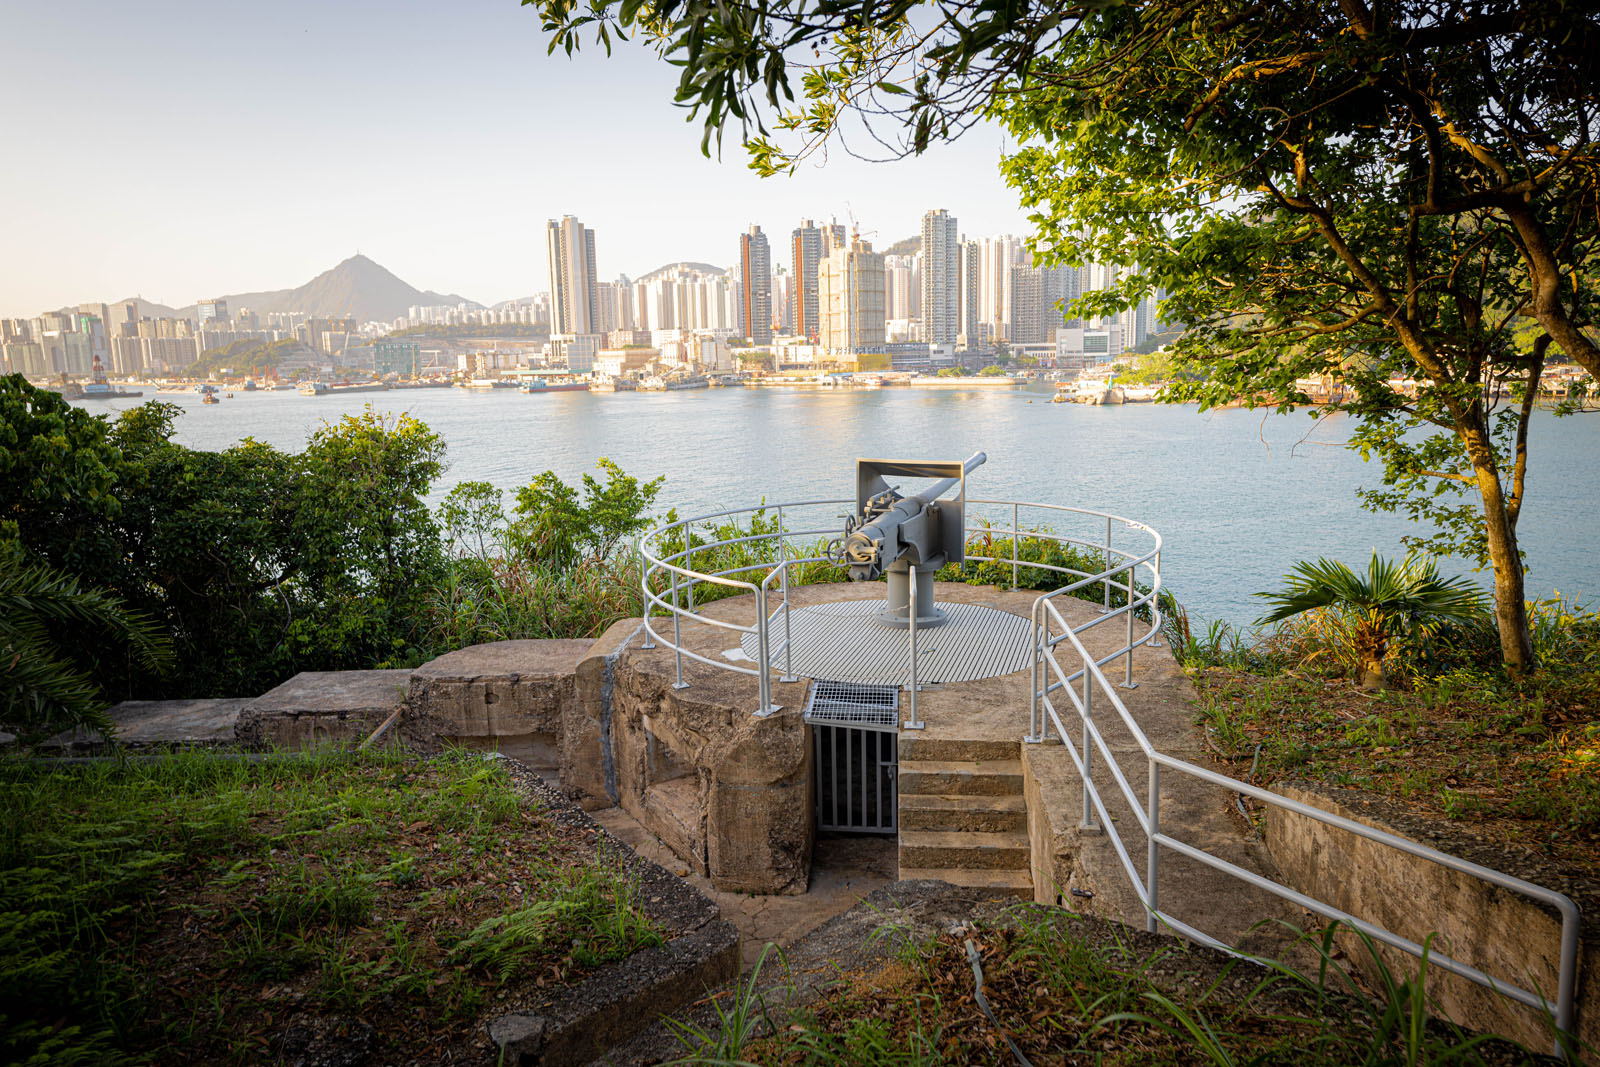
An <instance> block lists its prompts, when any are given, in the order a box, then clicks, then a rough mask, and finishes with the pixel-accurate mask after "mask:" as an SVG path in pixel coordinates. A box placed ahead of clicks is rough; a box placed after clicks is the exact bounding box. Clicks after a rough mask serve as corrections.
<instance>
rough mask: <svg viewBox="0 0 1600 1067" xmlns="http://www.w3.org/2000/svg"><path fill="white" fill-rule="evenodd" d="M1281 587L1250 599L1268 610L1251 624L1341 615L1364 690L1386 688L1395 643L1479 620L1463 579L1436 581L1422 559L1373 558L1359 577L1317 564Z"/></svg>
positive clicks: (1473, 594)
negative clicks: (1329, 612) (1448, 623)
mask: <svg viewBox="0 0 1600 1067" xmlns="http://www.w3.org/2000/svg"><path fill="white" fill-rule="evenodd" d="M1286 581H1287V582H1288V585H1287V586H1286V587H1285V589H1284V590H1283V591H1282V592H1278V593H1257V594H1256V596H1258V597H1261V598H1262V599H1264V600H1266V601H1267V602H1268V603H1270V604H1272V605H1274V606H1273V610H1272V611H1270V612H1269V613H1268V614H1267V615H1265V616H1264V617H1262V618H1261V619H1258V620H1257V622H1259V623H1262V624H1266V623H1273V622H1281V621H1282V620H1284V619H1288V618H1291V617H1293V616H1295V615H1299V614H1300V613H1301V612H1306V611H1313V610H1316V609H1319V608H1331V609H1334V610H1336V611H1339V612H1341V613H1343V614H1344V615H1345V616H1346V617H1347V619H1348V620H1349V622H1350V634H1351V643H1352V645H1353V647H1352V649H1351V651H1352V652H1353V653H1354V655H1355V658H1356V666H1357V670H1358V676H1359V679H1360V682H1361V684H1362V686H1363V687H1365V688H1369V689H1381V688H1383V687H1384V686H1385V685H1387V684H1388V677H1387V672H1386V670H1385V667H1384V661H1385V660H1386V659H1387V658H1388V654H1389V645H1390V642H1391V641H1393V640H1394V639H1395V638H1397V637H1413V636H1416V635H1418V634H1420V633H1422V632H1424V631H1426V630H1427V629H1429V628H1430V627H1431V626H1433V625H1436V624H1437V622H1438V621H1440V620H1445V619H1454V620H1457V621H1463V622H1466V621H1471V620H1473V619H1477V618H1480V617H1481V616H1482V614H1483V596H1482V594H1481V593H1479V592H1478V590H1477V588H1476V587H1474V586H1473V585H1472V583H1471V582H1469V581H1467V580H1466V579H1464V578H1440V577H1439V568H1438V565H1437V564H1435V563H1434V561H1433V560H1432V559H1431V558H1430V557H1426V556H1416V555H1412V556H1407V557H1406V558H1405V560H1404V561H1402V562H1400V563H1395V562H1394V561H1393V560H1386V559H1383V558H1381V557H1380V556H1379V555H1378V554H1377V553H1376V552H1374V553H1373V554H1372V561H1371V562H1370V563H1369V564H1367V573H1366V574H1365V575H1358V574H1356V572H1355V571H1353V570H1351V569H1350V568H1349V567H1347V566H1345V565H1344V564H1343V563H1340V562H1339V561H1337V560H1328V559H1319V560H1317V561H1316V562H1315V563H1299V564H1296V566H1295V568H1294V571H1293V572H1292V573H1291V574H1289V575H1288V576H1287V578H1286Z"/></svg>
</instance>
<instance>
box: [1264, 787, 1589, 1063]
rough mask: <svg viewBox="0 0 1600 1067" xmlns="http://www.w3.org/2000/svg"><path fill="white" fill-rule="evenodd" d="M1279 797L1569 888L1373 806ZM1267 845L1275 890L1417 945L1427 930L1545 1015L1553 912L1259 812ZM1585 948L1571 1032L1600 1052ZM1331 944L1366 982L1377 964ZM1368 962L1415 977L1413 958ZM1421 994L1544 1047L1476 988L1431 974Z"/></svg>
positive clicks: (1361, 842) (1385, 953)
mask: <svg viewBox="0 0 1600 1067" xmlns="http://www.w3.org/2000/svg"><path fill="white" fill-rule="evenodd" d="M1279 791H1280V792H1282V793H1283V794H1284V795H1285V796H1288V797H1290V798H1291V799H1294V800H1299V801H1301V802H1303V803H1306V804H1313V805H1315V806H1317V807H1319V808H1322V809H1324V810H1326V811H1330V812H1332V813H1334V814H1337V815H1343V816H1344V817H1345V818H1348V819H1353V820H1355V821H1356V822H1359V823H1362V824H1364V825H1367V826H1371V827H1373V828H1375V829H1379V830H1384V831H1387V832H1389V833H1392V834H1397V835H1399V836H1402V837H1407V838H1409V839H1411V840H1416V841H1418V842H1419V843H1423V844H1428V845H1430V846H1432V847H1434V848H1438V849H1440V850H1442V851H1444V852H1448V853H1452V854H1455V855H1462V856H1464V857H1465V858H1468V859H1471V860H1472V861H1473V862H1476V863H1480V864H1482V865H1483V866H1486V867H1491V868H1494V869H1500V870H1506V871H1507V873H1511V874H1518V876H1519V877H1524V878H1526V880H1528V881H1532V882H1534V883H1536V884H1543V885H1547V886H1549V887H1550V888H1553V889H1555V890H1557V891H1558V892H1568V893H1569V894H1570V893H1573V892H1579V891H1580V887H1579V886H1575V885H1573V884H1572V883H1570V882H1568V881H1567V880H1566V879H1564V878H1562V877H1561V875H1560V874H1559V872H1554V871H1550V870H1546V871H1544V872H1539V871H1531V870H1530V871H1527V872H1526V874H1520V873H1519V872H1518V871H1517V870H1516V869H1515V865H1516V860H1515V858H1514V857H1510V856H1507V855H1505V854H1503V853H1502V854H1499V855H1498V856H1496V855H1495V854H1494V853H1493V852H1492V851H1488V850H1485V848H1484V846H1483V845H1482V844H1480V843H1476V842H1472V841H1469V840H1465V839H1464V838H1462V837H1454V838H1453V839H1452V840H1443V839H1439V838H1438V837H1437V835H1434V834H1430V833H1429V832H1428V831H1427V829H1425V828H1424V827H1422V826H1420V825H1418V821H1417V820H1414V819H1409V818H1407V817H1406V816H1405V815H1403V814H1400V813H1398V812H1396V811H1394V810H1393V809H1389V810H1385V808H1386V807H1387V806H1386V805H1384V804H1383V803H1382V802H1381V801H1379V800H1378V799H1377V798H1362V797H1360V796H1359V795H1353V794H1349V793H1344V792H1334V791H1331V790H1323V789H1315V790H1314V789H1312V788H1310V787H1306V786H1288V787H1280V788H1279ZM1429 837H1433V838H1434V839H1432V840H1430V839H1429ZM1266 838H1267V846H1268V847H1269V848H1270V849H1271V851H1272V856H1273V859H1274V860H1275V861H1276V862H1277V865H1278V867H1279V869H1280V870H1281V871H1282V873H1283V876H1284V879H1285V881H1286V882H1287V884H1289V885H1291V886H1293V887H1294V888H1296V889H1298V890H1299V891H1300V892H1302V893H1305V894H1307V895H1309V896H1314V897H1316V898H1318V899H1319V900H1322V901H1325V902H1327V903H1329V904H1332V905H1334V906H1335V907H1337V908H1339V909H1341V910H1343V911H1346V912H1349V913H1350V914H1352V915H1359V916H1361V917H1362V918H1364V919H1366V920H1368V921H1369V922H1373V923H1376V924H1378V925H1380V926H1382V927H1384V928H1385V929H1388V930H1390V931H1393V932H1394V933H1397V934H1400V935H1401V936H1403V937H1407V938H1410V939H1411V940H1413V941H1417V942H1419V943H1420V942H1421V941H1423V939H1424V938H1426V937H1427V936H1428V934H1430V933H1432V932H1434V931H1437V932H1438V935H1439V936H1438V937H1437V938H1436V940H1435V942H1434V945H1435V947H1436V948H1437V949H1438V950H1439V951H1441V952H1446V953H1448V954H1449V955H1450V956H1452V957H1453V958H1455V959H1458V960H1460V961H1461V962H1464V963H1468V964H1470V965H1472V966H1474V967H1477V968H1478V969H1479V970H1482V971H1484V972H1485V973H1487V974H1489V975H1491V976H1494V977H1498V978H1503V979H1505V980H1506V981H1510V982H1514V983H1516V984H1517V985H1519V986H1521V987H1522V988H1524V989H1530V990H1535V989H1536V990H1540V991H1542V992H1544V993H1545V995H1547V996H1548V997H1549V998H1550V1000H1551V1006H1552V1009H1553V1008H1554V1001H1555V996H1556V988H1557V964H1558V961H1559V960H1560V951H1561V941H1560V937H1561V923H1560V919H1559V918H1558V916H1557V914H1556V913H1555V911H1554V910H1553V909H1547V908H1546V907H1545V906H1543V905H1541V904H1538V903H1535V902H1534V901H1532V900H1531V899H1529V898H1528V897H1524V896H1522V895H1521V894H1519V893H1514V892H1511V891H1510V890H1505V889H1501V888H1499V887H1497V886H1494V885H1490V884H1489V883H1487V882H1484V881H1482V880H1480V879H1478V878H1475V877H1472V876H1471V875H1466V874H1461V873H1458V872H1456V871H1453V870H1450V869H1449V868H1447V867H1443V866H1440V865H1439V864H1437V863H1433V862H1431V861H1429V860H1425V859H1421V858H1418V857H1415V856H1410V855H1407V854H1406V853H1404V852H1400V851H1398V850H1397V849H1393V848H1390V847H1389V846H1387V845H1383V844H1379V843H1378V842H1375V841H1369V840H1367V839H1365V838H1362V837H1359V836H1357V835H1355V834H1352V833H1350V832H1349V831H1347V830H1341V829H1338V828H1337V827H1333V826H1329V825H1327V824H1326V823H1322V822H1318V821H1317V820H1315V819H1309V818H1306V817H1305V816H1303V815H1296V814H1294V813H1293V812H1289V811H1284V810H1283V809H1281V808H1271V807H1269V808H1268V809H1267V819H1266ZM1592 888H1593V887H1592V886H1591V887H1590V889H1591V890H1592ZM1582 903H1584V902H1583V901H1581V900H1580V905H1581V904H1582ZM1591 903H1592V902H1591ZM1419 904H1420V905H1422V906H1421V907H1419ZM1590 910H1591V911H1592V908H1591V909H1590ZM1592 924H1593V919H1592V918H1591V920H1590V925H1591V926H1592ZM1591 935H1592V930H1591ZM1596 944H1597V941H1596V938H1594V937H1593V936H1590V937H1588V938H1586V939H1585V944H1584V946H1583V949H1582V951H1581V953H1580V955H1581V959H1580V961H1579V971H1578V974H1579V986H1578V1032H1579V1036H1580V1037H1581V1038H1582V1039H1583V1040H1584V1041H1586V1042H1589V1043H1590V1045H1591V1046H1600V1004H1597V1003H1596V1002H1597V1001H1600V972H1597V971H1596V968H1597V967H1600V951H1597V950H1596ZM1342 947H1343V949H1344V952H1345V954H1346V955H1347V956H1348V957H1349V959H1350V960H1351V961H1353V962H1354V963H1355V964H1356V965H1357V966H1358V967H1360V968H1361V969H1362V971H1363V972H1364V973H1366V974H1367V975H1368V977H1375V975H1376V971H1377V966H1376V964H1375V963H1374V961H1373V960H1372V958H1371V956H1370V955H1369V954H1368V952H1367V951H1366V949H1365V948H1364V947H1363V946H1362V945H1361V944H1360V941H1359V939H1358V938H1357V937H1355V936H1354V935H1353V934H1352V935H1350V936H1348V937H1346V938H1344V943H1343V946H1342ZM1379 955H1380V957H1381V958H1382V960H1383V962H1384V965H1385V966H1386V967H1388V968H1389V970H1390V971H1391V972H1392V973H1395V974H1397V975H1407V976H1412V975H1415V974H1416V972H1417V960H1416V958H1415V957H1413V956H1411V955H1409V954H1407V953H1404V952H1401V951H1399V950H1398V949H1390V948H1381V949H1380V950H1379ZM1428 992H1429V993H1430V994H1431V995H1432V996H1434V997H1435V998H1437V1000H1438V1003H1439V1006H1440V1008H1441V1009H1442V1010H1443V1011H1444V1012H1445V1013H1446V1014H1447V1015H1448V1016H1449V1017H1450V1018H1452V1019H1454V1020H1455V1021H1456V1022H1458V1023H1461V1024H1462V1025H1465V1026H1470V1027H1471V1028H1473V1029H1474V1030H1481V1031H1493V1032H1498V1033H1501V1034H1504V1035H1505V1036H1507V1037H1510V1038H1513V1039H1515V1040H1517V1041H1520V1042H1522V1043H1523V1044H1525V1045H1527V1046H1528V1047H1529V1048H1531V1049H1534V1050H1546V1049H1548V1048H1549V1047H1550V1044H1551V1038H1550V1033H1549V1030H1548V1028H1547V1027H1546V1025H1545V1023H1544V1022H1543V1021H1542V1020H1541V1019H1540V1017H1539V1015H1538V1013H1537V1012H1535V1011H1534V1010H1533V1009H1530V1008H1526V1007H1523V1006H1522V1005H1520V1004H1517V1003H1515V1002H1514V1001H1511V1000H1508V999H1506V998H1505V997H1502V996H1500V995H1498V994H1496V993H1494V992H1493V991H1491V990H1489V989H1486V988H1484V987H1483V986H1480V985H1478V984H1477V983H1475V982H1471V981H1469V980H1467V979H1465V978H1458V977H1456V976H1455V975H1451V974H1447V973H1445V972H1443V971H1440V970H1437V969H1430V970H1429V972H1428Z"/></svg>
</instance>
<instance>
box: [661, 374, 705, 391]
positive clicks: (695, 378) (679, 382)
mask: <svg viewBox="0 0 1600 1067" xmlns="http://www.w3.org/2000/svg"><path fill="white" fill-rule="evenodd" d="M662 387H663V388H665V389H709V388H710V387H711V381H710V379H708V378H706V376H705V375H703V374H696V375H692V376H690V377H688V378H668V379H667V380H666V381H665V382H663V383H662Z"/></svg>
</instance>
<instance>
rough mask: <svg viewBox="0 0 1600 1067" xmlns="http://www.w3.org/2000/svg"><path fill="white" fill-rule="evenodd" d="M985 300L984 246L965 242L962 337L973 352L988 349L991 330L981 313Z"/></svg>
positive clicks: (962, 259)
mask: <svg viewBox="0 0 1600 1067" xmlns="http://www.w3.org/2000/svg"><path fill="white" fill-rule="evenodd" d="M982 299H983V245H982V244H981V243H980V242H978V241H964V242H962V245H961V337H962V341H963V343H964V344H965V346H966V347H967V348H969V349H972V350H978V349H983V348H987V347H988V344H989V328H988V325H987V322H986V320H985V319H984V317H983V315H982V314H981V313H980V312H979V310H978V309H979V308H980V307H981V306H982Z"/></svg>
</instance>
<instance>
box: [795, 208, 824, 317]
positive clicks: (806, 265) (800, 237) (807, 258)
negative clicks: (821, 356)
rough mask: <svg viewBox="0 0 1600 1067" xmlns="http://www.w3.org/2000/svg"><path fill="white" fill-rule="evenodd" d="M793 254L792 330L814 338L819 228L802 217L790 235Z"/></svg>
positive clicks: (820, 251)
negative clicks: (797, 226)
mask: <svg viewBox="0 0 1600 1067" xmlns="http://www.w3.org/2000/svg"><path fill="white" fill-rule="evenodd" d="M791 248H792V250H793V253H794V260H793V262H794V332H795V333H796V334H798V335H799V336H801V337H809V338H811V340H813V341H815V340H816V339H817V267H818V266H819V265H820V264H821V263H822V257H823V255H824V252H823V250H822V229H821V228H820V227H819V226H817V225H816V224H815V223H813V222H812V221H811V220H810V219H802V220H801V221H800V226H799V228H798V229H796V230H795V231H794V234H793V235H792V238H791Z"/></svg>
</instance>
